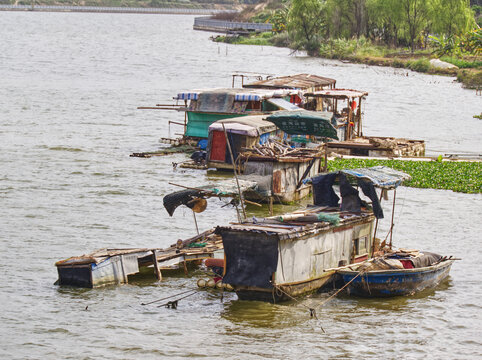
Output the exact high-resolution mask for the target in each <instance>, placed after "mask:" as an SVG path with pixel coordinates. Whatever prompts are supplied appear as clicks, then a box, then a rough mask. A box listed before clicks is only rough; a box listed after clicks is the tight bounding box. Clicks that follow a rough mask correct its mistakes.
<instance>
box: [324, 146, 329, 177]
mask: <svg viewBox="0 0 482 360" xmlns="http://www.w3.org/2000/svg"><path fill="white" fill-rule="evenodd" d="M324 148H325V165H323V172H327V171H328V144H326V143H325V146H324Z"/></svg>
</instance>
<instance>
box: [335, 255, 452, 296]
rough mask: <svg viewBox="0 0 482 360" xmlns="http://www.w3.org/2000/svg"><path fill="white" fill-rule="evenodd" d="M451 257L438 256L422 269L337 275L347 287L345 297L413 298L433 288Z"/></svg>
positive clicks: (363, 271)
mask: <svg viewBox="0 0 482 360" xmlns="http://www.w3.org/2000/svg"><path fill="white" fill-rule="evenodd" d="M454 260H456V259H453V258H452V257H441V258H440V259H439V260H438V261H436V262H434V263H432V264H430V265H428V266H423V267H414V268H401V269H388V270H369V271H367V270H366V268H365V269H363V267H360V268H359V269H357V270H350V269H342V270H338V271H337V273H338V274H339V276H340V277H341V279H342V280H343V282H344V283H345V285H346V289H347V292H348V294H350V295H358V296H364V297H390V296H400V295H413V294H415V293H417V292H420V291H422V290H424V289H428V288H434V287H436V286H437V285H438V284H440V282H442V281H443V280H444V279H445V278H446V277H447V276H448V275H449V272H450V267H451V266H452V263H453V262H454Z"/></svg>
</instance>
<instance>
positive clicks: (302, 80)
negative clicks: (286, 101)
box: [244, 74, 336, 90]
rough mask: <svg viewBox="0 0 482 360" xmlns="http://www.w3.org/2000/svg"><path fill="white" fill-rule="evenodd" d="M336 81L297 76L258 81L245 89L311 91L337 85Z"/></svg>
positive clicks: (307, 75)
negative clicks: (314, 88)
mask: <svg viewBox="0 0 482 360" xmlns="http://www.w3.org/2000/svg"><path fill="white" fill-rule="evenodd" d="M335 83H336V80H335V79H330V78H326V77H322V76H318V75H310V74H297V75H290V76H280V77H275V78H271V79H267V80H261V81H256V82H254V83H251V84H246V85H244V87H245V88H258V89H262V88H265V89H271V88H277V89H302V90H306V89H310V88H313V87H320V86H330V85H335Z"/></svg>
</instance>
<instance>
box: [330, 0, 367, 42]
mask: <svg viewBox="0 0 482 360" xmlns="http://www.w3.org/2000/svg"><path fill="white" fill-rule="evenodd" d="M325 8H326V18H327V26H328V33H329V34H330V36H332V37H345V38H348V37H353V36H355V37H357V38H359V37H360V36H362V35H365V34H366V31H367V11H366V10H367V7H366V0H327V1H326V7H325Z"/></svg>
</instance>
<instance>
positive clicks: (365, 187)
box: [358, 179, 383, 219]
mask: <svg viewBox="0 0 482 360" xmlns="http://www.w3.org/2000/svg"><path fill="white" fill-rule="evenodd" d="M358 186H360V187H361V189H362V191H363V193H364V194H365V196H367V197H368V198H369V199H370V200H371V201H372V207H373V214H374V215H375V217H376V218H377V219H383V209H382V206H381V205H380V200H378V196H377V192H376V190H375V186H373V183H371V182H370V181H368V180H365V179H358Z"/></svg>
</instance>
